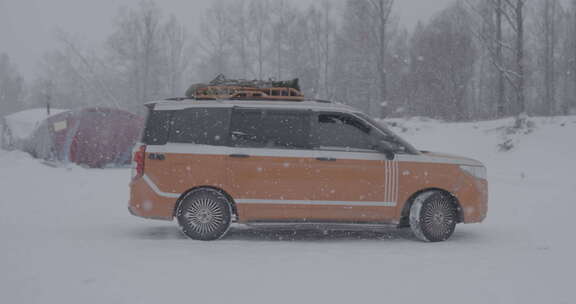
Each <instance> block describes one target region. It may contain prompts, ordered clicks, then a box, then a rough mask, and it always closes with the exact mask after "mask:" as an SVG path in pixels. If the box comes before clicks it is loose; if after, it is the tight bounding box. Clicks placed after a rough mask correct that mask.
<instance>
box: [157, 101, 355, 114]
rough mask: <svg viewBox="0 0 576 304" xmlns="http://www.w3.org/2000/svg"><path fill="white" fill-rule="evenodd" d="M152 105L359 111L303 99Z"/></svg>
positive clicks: (164, 107)
mask: <svg viewBox="0 0 576 304" xmlns="http://www.w3.org/2000/svg"><path fill="white" fill-rule="evenodd" d="M146 105H147V106H154V109H156V110H181V109H187V108H194V107H214V108H219V107H224V108H228V107H240V108H242V107H245V108H269V109H275V108H276V109H277V108H281V109H311V110H338V111H345V112H353V113H357V112H360V111H359V110H357V109H354V108H353V107H350V106H348V105H345V104H341V103H333V102H329V101H324V100H313V99H310V100H304V101H276V100H230V99H221V100H196V99H186V98H172V99H167V100H160V101H152V102H149V103H147V104H146Z"/></svg>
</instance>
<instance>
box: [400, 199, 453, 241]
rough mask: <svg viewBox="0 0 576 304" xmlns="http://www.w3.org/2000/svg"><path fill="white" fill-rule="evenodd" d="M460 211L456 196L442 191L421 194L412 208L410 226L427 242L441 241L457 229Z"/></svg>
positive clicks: (418, 236) (417, 235)
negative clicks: (458, 210)
mask: <svg viewBox="0 0 576 304" xmlns="http://www.w3.org/2000/svg"><path fill="white" fill-rule="evenodd" d="M457 220H458V212H457V209H456V204H455V203H454V198H453V197H452V196H450V195H449V194H447V193H444V192H440V191H429V192H425V193H422V194H420V195H419V196H418V197H416V199H415V200H414V203H413V204H412V207H411V208H410V228H411V229H412V231H413V232H414V235H415V236H416V237H417V238H418V239H420V240H422V241H425V242H441V241H445V240H447V239H449V238H450V236H452V234H453V233H454V230H455V229H456V222H457Z"/></svg>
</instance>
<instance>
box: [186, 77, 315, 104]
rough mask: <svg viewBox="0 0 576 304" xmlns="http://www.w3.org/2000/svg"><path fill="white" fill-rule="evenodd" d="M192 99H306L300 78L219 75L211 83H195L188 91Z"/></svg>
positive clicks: (188, 95) (187, 93)
mask: <svg viewBox="0 0 576 304" xmlns="http://www.w3.org/2000/svg"><path fill="white" fill-rule="evenodd" d="M186 96H187V97H188V98H190V99H200V100H211V99H232V100H254V99H259V100H270V101H304V95H303V94H302V93H301V92H300V85H299V83H298V79H293V80H288V81H274V80H269V81H263V80H242V79H227V78H226V77H225V76H224V75H218V77H216V78H215V79H214V80H212V81H211V82H210V83H209V84H203V83H200V84H194V85H192V86H190V88H188V90H187V91H186Z"/></svg>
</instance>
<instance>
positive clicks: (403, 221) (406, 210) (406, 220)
mask: <svg viewBox="0 0 576 304" xmlns="http://www.w3.org/2000/svg"><path fill="white" fill-rule="evenodd" d="M428 191H438V192H442V193H445V194H446V195H449V196H450V197H452V199H453V202H454V204H455V205H456V211H457V212H458V223H462V222H463V221H464V212H463V209H462V206H461V205H460V201H459V200H458V198H457V197H456V195H454V194H453V193H452V192H450V191H447V190H445V189H441V188H426V189H422V190H419V191H417V192H415V193H414V194H412V195H411V196H410V197H409V198H408V200H407V201H406V202H405V203H404V206H403V207H402V211H401V213H400V223H399V224H398V226H399V227H409V226H410V208H411V207H412V204H413V203H414V200H415V199H416V198H417V197H418V196H419V195H420V194H422V193H424V192H428Z"/></svg>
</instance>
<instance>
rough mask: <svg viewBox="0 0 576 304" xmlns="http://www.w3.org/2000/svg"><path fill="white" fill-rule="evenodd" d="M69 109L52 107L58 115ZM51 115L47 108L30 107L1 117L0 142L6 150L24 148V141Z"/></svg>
mask: <svg viewBox="0 0 576 304" xmlns="http://www.w3.org/2000/svg"><path fill="white" fill-rule="evenodd" d="M66 111H68V110H59V109H52V110H50V113H51V114H52V115H57V114H59V113H62V112H66ZM50 116H51V115H50V114H48V113H47V111H46V109H42V108H38V109H30V110H24V111H21V112H17V113H13V114H10V115H6V116H4V117H0V134H1V136H0V144H1V147H2V148H3V149H5V150H16V149H17V150H23V148H24V143H25V142H26V140H27V139H28V138H29V137H30V136H31V135H32V133H34V130H36V128H37V127H38V125H40V124H41V123H42V122H43V121H44V120H45V119H47V118H48V117H50Z"/></svg>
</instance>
